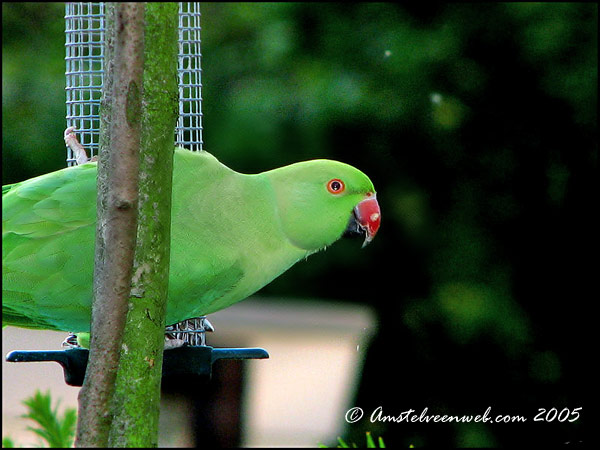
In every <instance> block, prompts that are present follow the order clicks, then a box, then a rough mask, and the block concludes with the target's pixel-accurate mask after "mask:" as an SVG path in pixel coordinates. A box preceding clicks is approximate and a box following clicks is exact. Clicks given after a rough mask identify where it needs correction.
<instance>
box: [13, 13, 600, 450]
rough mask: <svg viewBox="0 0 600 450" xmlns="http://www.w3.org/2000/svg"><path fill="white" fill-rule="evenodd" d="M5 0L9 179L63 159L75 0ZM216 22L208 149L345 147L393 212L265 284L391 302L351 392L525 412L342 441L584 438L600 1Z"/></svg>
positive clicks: (210, 52)
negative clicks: (369, 238)
mask: <svg viewBox="0 0 600 450" xmlns="http://www.w3.org/2000/svg"><path fill="white" fill-rule="evenodd" d="M2 13H3V17H2V24H3V30H2V38H3V40H2V50H3V52H2V128H3V129H2V144H3V151H2V163H3V166H2V177H3V184H6V183H10V182H15V181H20V180H23V179H26V178H30V177H33V176H36V175H40V174H43V173H46V172H49V171H52V170H56V169H59V168H62V167H64V166H65V150H64V145H63V140H62V132H63V130H64V128H65V118H64V116H65V104H64V102H65V93H64V70H65V63H64V20H63V16H64V5H63V4H56V3H51V4H39V3H37V4H36V3H28V4H24V3H3V4H2ZM202 28H203V31H202V42H203V44H202V49H203V63H202V65H203V83H204V88H203V97H204V102H203V111H204V129H205V132H204V141H205V149H206V150H208V151H210V152H212V153H213V154H215V155H216V156H217V157H218V158H219V159H220V160H221V161H223V162H224V163H225V164H226V165H228V166H230V167H232V168H234V169H235V170H238V171H240V172H258V171H263V170H267V169H271V168H274V167H277V166H281V165H285V164H288V163H292V162H295V161H298V160H304V159H310V158H331V159H338V160H341V161H344V162H347V163H350V164H352V165H355V166H356V167H358V168H360V169H361V170H363V171H364V172H365V173H367V174H368V175H369V176H370V178H371V179H372V181H373V183H374V184H375V187H376V189H377V198H378V200H379V202H380V205H381V210H382V217H383V219H382V225H381V229H380V232H379V234H378V236H377V238H376V239H375V240H374V242H373V243H372V244H371V245H369V246H368V247H367V248H366V249H364V250H360V249H359V247H360V244H359V243H358V242H356V241H348V240H342V241H341V242H339V243H337V244H336V245H334V246H332V247H331V248H329V249H328V250H327V251H326V252H321V253H319V254H317V255H314V256H311V258H310V259H309V260H308V262H307V263H302V264H298V265H296V266H295V267H294V268H292V269H291V270H290V271H288V272H287V273H286V274H284V275H283V276H281V277H280V278H279V279H277V280H276V281H275V282H273V283H271V284H270V285H269V286H267V287H266V288H264V289H263V290H262V291H261V294H262V295H265V296H266V295H269V296H286V297H294V298H303V297H304V298H306V297H313V298H315V297H316V298H323V299H330V300H332V301H336V300H337V301H352V302H359V303H368V304H370V305H371V306H372V307H373V308H374V309H375V310H376V312H377V316H378V319H379V333H378V335H377V337H376V338H375V341H374V342H373V343H372V345H371V347H370V349H369V351H368V356H367V361H366V365H365V368H364V370H363V373H362V378H361V382H360V387H359V390H358V392H357V394H356V399H355V402H354V404H355V405H357V406H361V407H363V408H364V410H365V411H366V412H367V413H369V412H370V411H372V410H373V409H375V408H376V407H377V406H382V407H383V410H384V413H385V414H391V415H397V414H400V413H401V412H403V411H406V410H408V409H411V408H412V409H415V410H416V411H417V413H420V412H421V410H422V409H423V408H425V407H428V408H429V412H430V413H431V414H452V415H461V414H472V415H477V414H483V412H484V411H485V410H486V408H487V407H488V406H491V407H492V414H493V415H494V416H495V415H496V414H510V415H522V416H525V417H527V419H528V421H527V422H526V423H524V424H523V423H517V424H493V425H489V424H485V425H482V424H476V423H469V424H402V425H400V424H393V423H392V424H384V423H375V424H371V423H369V422H368V421H367V420H365V419H363V420H362V421H360V422H358V423H356V424H353V425H349V426H348V428H347V434H346V435H345V438H346V439H347V440H348V441H351V442H357V443H360V444H362V443H363V442H364V431H371V432H373V434H374V435H375V436H379V435H383V437H384V439H385V442H386V444H387V445H388V446H402V447H408V446H409V445H411V444H412V445H415V446H422V445H443V446H513V445H519V444H521V445H538V446H539V445H548V444H564V443H567V442H569V443H578V442H580V441H582V440H584V437H583V426H584V423H585V421H586V415H587V414H586V413H588V412H589V411H590V409H589V406H590V405H589V403H587V399H588V392H589V391H588V389H587V383H586V380H587V375H586V374H590V373H593V372H592V369H591V368H590V367H589V362H588V361H590V360H592V359H594V358H595V357H594V354H595V353H596V352H594V354H592V355H590V354H589V347H590V343H591V342H590V338H591V333H590V328H589V326H588V323H589V321H588V320H585V318H586V317H588V314H589V307H588V305H590V304H592V302H594V301H596V300H597V289H596V278H597V274H598V267H597V250H595V249H594V248H593V245H594V244H596V243H597V240H596V239H595V238H596V236H597V228H595V226H596V227H597V223H596V222H595V221H594V219H593V217H594V215H593V213H594V212H595V211H597V209H598V199H597V196H595V195H592V192H595V191H596V190H597V155H598V153H597V134H596V129H597V100H598V99H597V82H598V59H597V51H598V48H597V39H598V7H597V4H589V3H586V4H584V3H545V4H544V3H536V4H529V3H512V4H496V3H493V4H488V3H486V4H471V3H469V4H436V5H429V4H413V5H399V4H390V3H385V4H374V3H357V4H354V3H350V4H348V3H344V4H341V3H325V4H322V3H304V4H302V3H301V4H292V3H264V4H253V3H224V4H210V3H208V4H202ZM578 407H583V410H582V411H581V418H580V419H579V420H577V421H576V422H573V423H569V422H559V420H558V419H554V420H553V421H551V422H533V417H534V415H535V414H536V413H537V412H538V409H539V408H546V410H549V409H550V408H557V410H558V412H561V411H562V410H563V409H564V408H568V409H569V410H570V411H572V410H574V409H575V408H578ZM543 417H545V415H544V416H543ZM588 420H589V419H588ZM333 438H334V436H332V439H333ZM332 443H333V441H332Z"/></svg>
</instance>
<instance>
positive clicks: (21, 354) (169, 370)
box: [6, 345, 269, 386]
mask: <svg viewBox="0 0 600 450" xmlns="http://www.w3.org/2000/svg"><path fill="white" fill-rule="evenodd" d="M163 355H164V356H163V357H164V360H163V368H162V376H163V378H167V377H169V378H170V377H190V376H191V377H199V378H204V379H210V377H211V374H212V365H213V363H214V362H215V361H217V360H219V359H265V358H268V357H269V354H268V353H267V351H266V350H264V349H262V348H213V347H210V346H207V345H202V346H183V347H179V348H174V349H169V350H165V352H164V354H163ZM88 356H89V350H87V349H84V348H70V349H67V350H48V351H45V350H41V351H39V350H38V351H25V350H14V351H12V352H10V353H9V354H8V355H6V361H8V362H41V361H56V362H57V363H59V364H60V365H61V366H62V368H63V371H64V374H65V382H66V383H67V384H68V385H70V386H81V385H83V379H84V377H85V369H86V367H87V362H88Z"/></svg>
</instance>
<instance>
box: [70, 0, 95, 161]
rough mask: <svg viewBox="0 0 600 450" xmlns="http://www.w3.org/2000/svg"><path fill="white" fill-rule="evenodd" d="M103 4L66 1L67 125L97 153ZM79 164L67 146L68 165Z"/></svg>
mask: <svg viewBox="0 0 600 450" xmlns="http://www.w3.org/2000/svg"><path fill="white" fill-rule="evenodd" d="M104 34H105V23H104V3H66V6H65V52H66V56H65V61H66V71H65V77H66V86H65V91H66V96H67V99H66V106H67V116H66V119H67V127H75V129H76V130H77V131H78V133H79V142H80V143H81V144H82V145H83V147H84V148H86V149H87V150H88V151H90V152H91V155H90V156H94V155H97V154H98V139H99V135H100V113H99V111H100V99H101V97H102V85H103V82H104ZM75 163H76V161H75V155H74V154H73V151H72V150H71V148H69V147H68V146H67V165H68V166H72V165H74V164H75Z"/></svg>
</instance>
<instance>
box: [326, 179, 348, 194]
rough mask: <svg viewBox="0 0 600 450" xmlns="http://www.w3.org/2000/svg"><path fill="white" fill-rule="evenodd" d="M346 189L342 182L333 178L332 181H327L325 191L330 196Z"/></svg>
mask: <svg viewBox="0 0 600 450" xmlns="http://www.w3.org/2000/svg"><path fill="white" fill-rule="evenodd" d="M344 189H346V185H345V184H344V182H343V181H342V180H340V179H338V178H334V179H333V180H329V182H328V183H327V190H328V191H329V192H331V193H332V194H341V193H342V192H344Z"/></svg>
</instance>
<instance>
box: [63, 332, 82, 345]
mask: <svg viewBox="0 0 600 450" xmlns="http://www.w3.org/2000/svg"><path fill="white" fill-rule="evenodd" d="M61 346H62V347H69V348H80V347H81V345H79V342H77V335H76V334H73V333H70V334H69V335H68V336H67V337H66V338H65V340H64V341H62V344H61Z"/></svg>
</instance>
